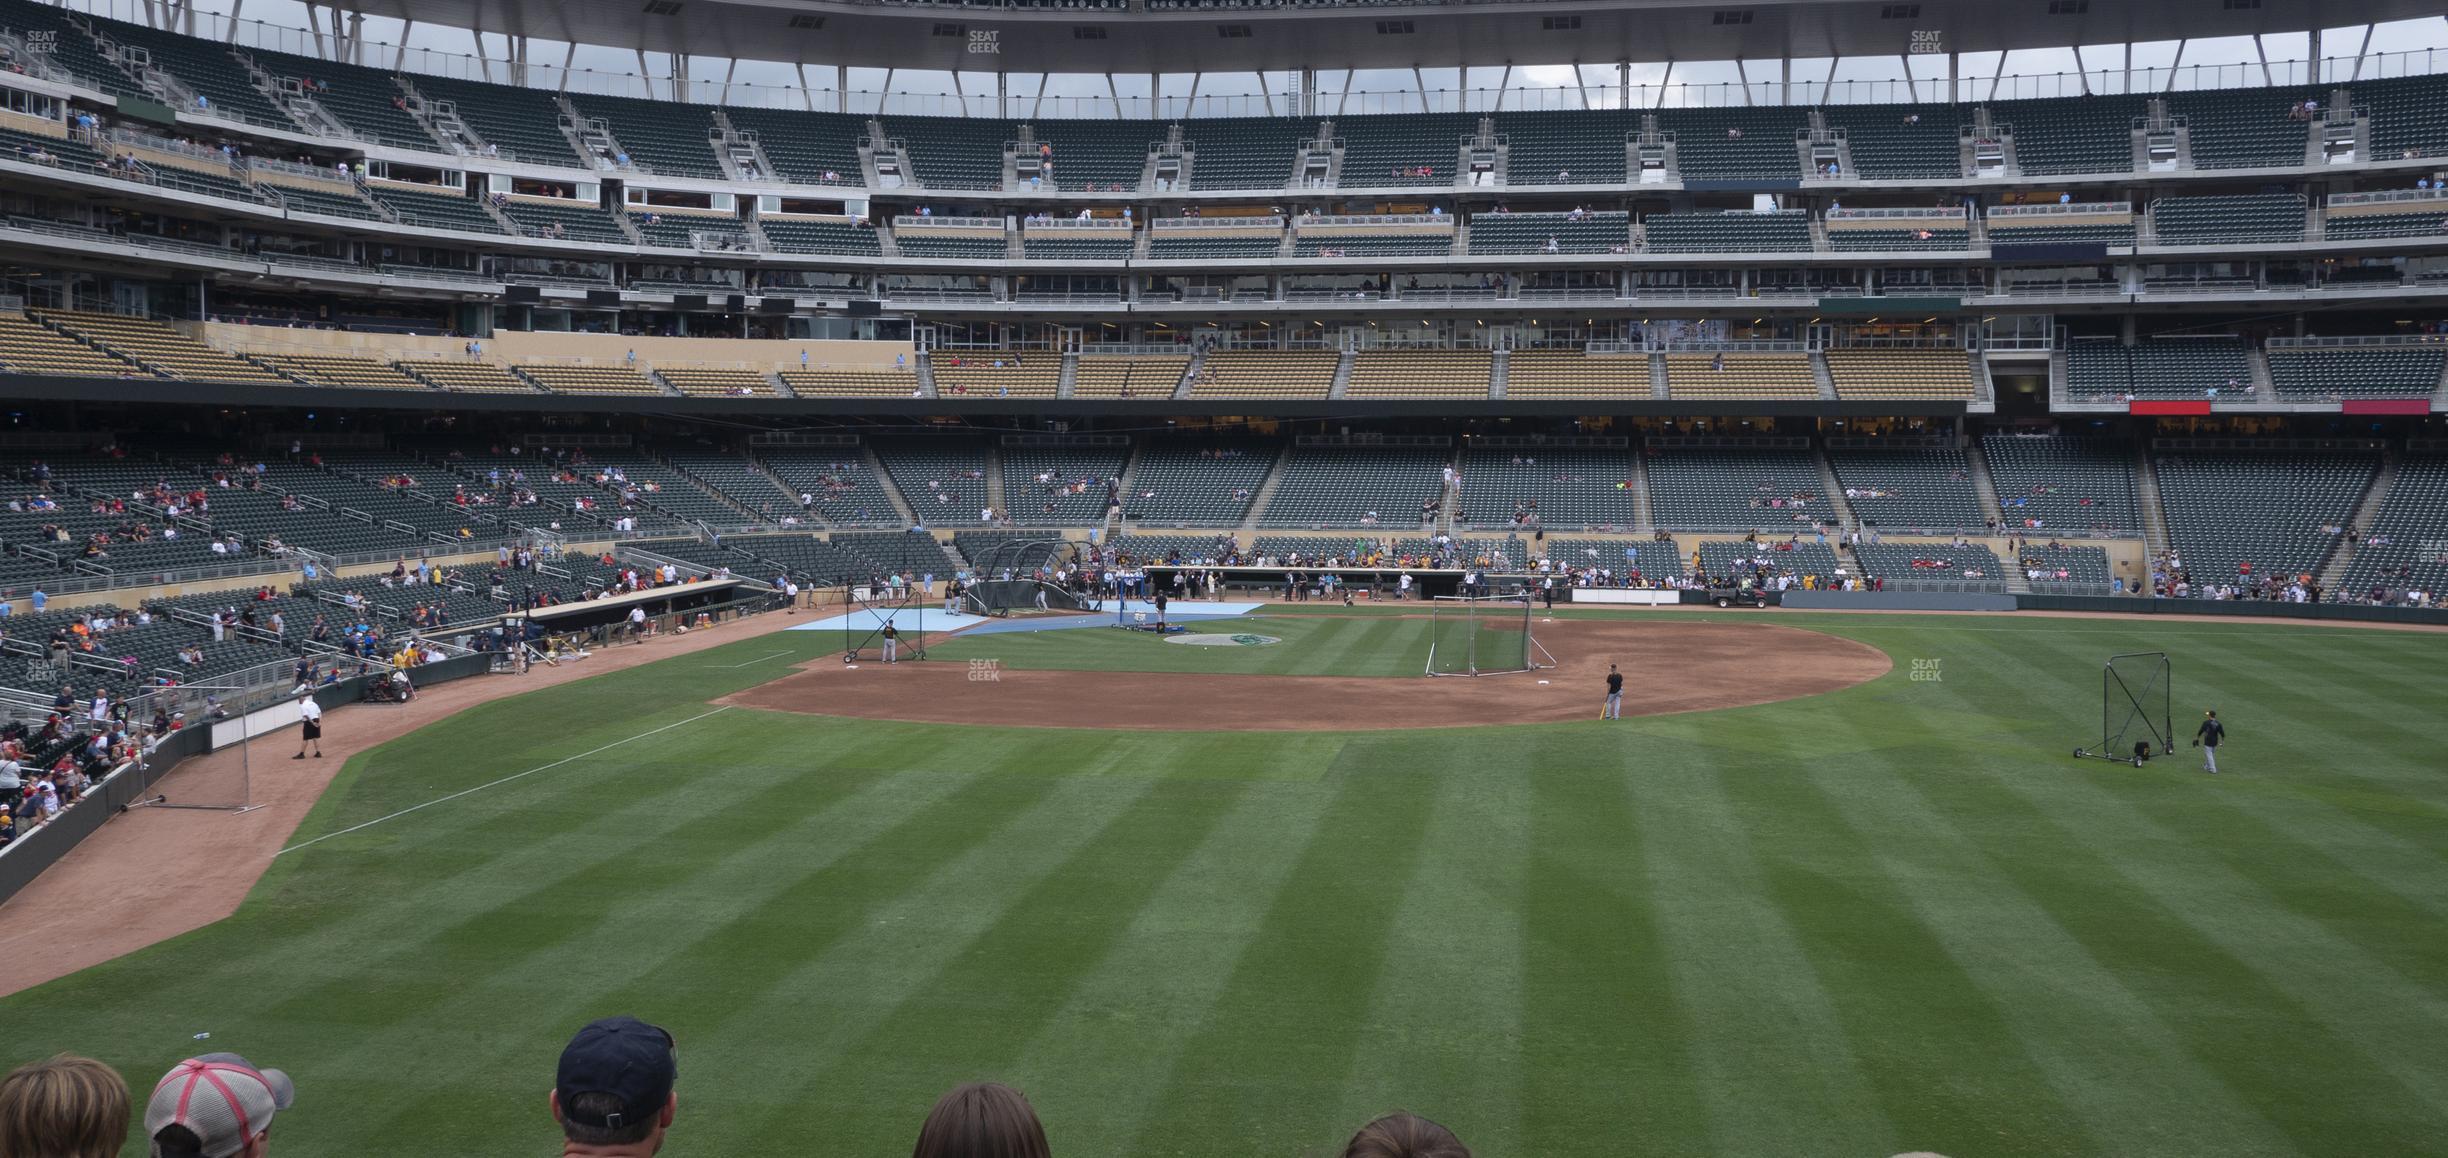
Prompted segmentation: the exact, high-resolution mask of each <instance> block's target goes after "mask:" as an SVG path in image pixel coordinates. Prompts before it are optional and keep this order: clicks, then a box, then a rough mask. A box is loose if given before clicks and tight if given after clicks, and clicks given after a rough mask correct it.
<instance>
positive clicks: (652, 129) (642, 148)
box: [568, 93, 725, 181]
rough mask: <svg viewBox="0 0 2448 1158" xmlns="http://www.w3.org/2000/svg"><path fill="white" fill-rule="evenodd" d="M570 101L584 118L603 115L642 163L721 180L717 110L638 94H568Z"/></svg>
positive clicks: (647, 167)
mask: <svg viewBox="0 0 2448 1158" xmlns="http://www.w3.org/2000/svg"><path fill="white" fill-rule="evenodd" d="M568 100H569V103H570V107H571V108H573V109H575V110H577V112H578V118H579V121H580V123H582V124H583V123H586V122H588V121H594V120H601V121H603V122H604V123H605V124H606V125H608V126H609V127H610V128H611V130H612V139H613V140H615V141H618V142H620V147H621V150H622V151H623V152H626V153H628V154H629V160H630V162H631V163H632V164H635V165H636V166H638V167H639V168H640V169H644V170H646V171H647V172H651V173H659V174H662V175H664V176H667V177H702V178H705V179H706V180H709V181H719V180H722V179H723V177H724V176H725V174H724V173H723V167H722V163H721V162H719V161H717V160H715V159H714V148H713V146H712V145H711V144H709V143H708V142H709V141H710V139H711V138H712V134H713V130H714V110H713V109H711V108H708V107H706V106H704V105H693V104H684V103H681V102H677V101H650V100H639V99H637V98H635V97H612V96H595V95H592V94H585V95H582V94H579V93H570V94H568Z"/></svg>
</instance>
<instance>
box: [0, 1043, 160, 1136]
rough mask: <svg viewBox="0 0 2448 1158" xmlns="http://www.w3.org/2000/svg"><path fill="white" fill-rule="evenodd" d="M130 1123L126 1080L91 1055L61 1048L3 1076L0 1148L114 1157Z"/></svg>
mask: <svg viewBox="0 0 2448 1158" xmlns="http://www.w3.org/2000/svg"><path fill="white" fill-rule="evenodd" d="M127 1129H128V1088H127V1081H126V1080H125V1079H123V1078H121V1077H120V1076H119V1071H117V1070H114V1069H112V1068H110V1067H109V1066H106V1065H103V1064H102V1063H101V1062H98V1061H95V1060H93V1059H92V1058H83V1057H76V1056H74V1055H71V1054H60V1055H58V1056H57V1057H54V1058H52V1059H50V1060H49V1061H38V1062H28V1063H26V1064H24V1065H21V1066H19V1067H17V1068H16V1069H14V1070H12V1071H10V1072H9V1075H8V1076H7V1077H5V1078H0V1154H6V1155H10V1156H11V1158H15V1156H16V1155H19V1154H24V1155H28V1156H29V1158H33V1156H37V1155H39V1156H40V1158H115V1156H116V1155H117V1154H118V1153H119V1149H120V1147H121V1146H122V1145H124V1144H125V1143H126V1142H127Z"/></svg>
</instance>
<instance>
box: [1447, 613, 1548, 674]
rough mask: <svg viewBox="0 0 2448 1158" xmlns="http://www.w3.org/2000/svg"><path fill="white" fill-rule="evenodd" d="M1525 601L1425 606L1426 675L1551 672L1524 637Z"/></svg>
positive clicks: (1544, 656) (1526, 624)
mask: <svg viewBox="0 0 2448 1158" xmlns="http://www.w3.org/2000/svg"><path fill="white" fill-rule="evenodd" d="M1530 602H1531V601H1530V597H1529V596H1527V595H1479V596H1467V595H1440V596H1437V597H1436V598H1435V599H1432V600H1430V601H1429V617H1430V618H1429V627H1428V674H1429V675H1432V676H1478V675H1499V674H1502V673H1505V672H1519V671H1536V670H1537V669H1539V668H1542V667H1554V666H1555V657H1554V656H1551V655H1549V654H1547V649H1546V648H1544V647H1541V646H1539V642H1538V640H1537V639H1535V638H1533V637H1532V636H1531V634H1530Z"/></svg>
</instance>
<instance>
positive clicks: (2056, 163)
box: [1989, 95, 2150, 175]
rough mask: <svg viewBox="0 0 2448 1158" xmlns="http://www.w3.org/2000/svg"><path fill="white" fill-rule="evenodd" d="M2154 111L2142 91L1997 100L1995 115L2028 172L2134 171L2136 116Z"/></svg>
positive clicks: (1992, 106)
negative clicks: (2139, 93)
mask: <svg viewBox="0 0 2448 1158" xmlns="http://www.w3.org/2000/svg"><path fill="white" fill-rule="evenodd" d="M2149 111H2150V101H2149V98H2147V97H2140V96H2109V95H2095V96H2087V97H2084V98H2082V99H2081V100H2080V101H2072V100H2025V101H1995V102H1992V103H1991V104H1990V105H1989V115H1990V119H1991V121H1992V122H1993V123H1994V124H1996V125H1997V126H1999V131H2000V132H2006V131H2010V130H2011V132H2012V133H2013V136H2014V147H2015V165H2016V167H2017V168H2019V169H2020V170H2022V172H2023V173H2024V174H2026V175H2041V174H2052V173H2130V172H2132V171H2133V119H2134V118H2135V117H2139V116H2143V115H2145V114H2147V113H2148V112H2149Z"/></svg>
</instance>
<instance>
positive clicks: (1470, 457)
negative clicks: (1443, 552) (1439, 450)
mask: <svg viewBox="0 0 2448 1158" xmlns="http://www.w3.org/2000/svg"><path fill="white" fill-rule="evenodd" d="M1459 469H1460V471H1461V473H1462V494H1461V497H1460V498H1459V500H1457V501H1458V504H1459V508H1460V509H1459V512H1458V513H1457V515H1456V522H1457V523H1461V524H1467V525H1469V526H1471V527H1475V528H1481V529H1486V528H1492V527H1507V526H1511V527H1519V528H1520V529H1521V531H1522V533H1523V534H1525V535H1527V534H1528V533H1529V531H1530V528H1531V527H1533V526H1536V527H1543V528H1545V529H1546V530H1547V531H1548V532H1549V533H1551V534H1552V533H1554V532H1556V531H1559V530H1568V529H1578V530H1630V529H1631V528H1632V525H1633V524H1634V523H1635V522H1637V521H1638V520H1637V519H1636V518H1635V516H1634V513H1633V508H1632V501H1633V496H1634V494H1635V491H1634V489H1633V487H1634V482H1633V480H1634V479H1635V478H1636V477H1637V476H1638V471H1639V468H1638V467H1637V466H1635V465H1634V464H1633V461H1632V451H1631V450H1629V449H1623V450H1606V449H1586V448H1571V449H1531V448H1502V449H1493V450H1484V449H1483V450H1466V451H1464V452H1463V454H1462V463H1461V466H1460V467H1459ZM1517 516H1528V518H1527V519H1522V518H1517ZM1531 520H1535V522H1532V521H1531ZM1616 557H1617V558H1621V557H1622V555H1621V553H1620V552H1618V553H1617V555H1616ZM1580 561H1581V560H1576V562H1580Z"/></svg>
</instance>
